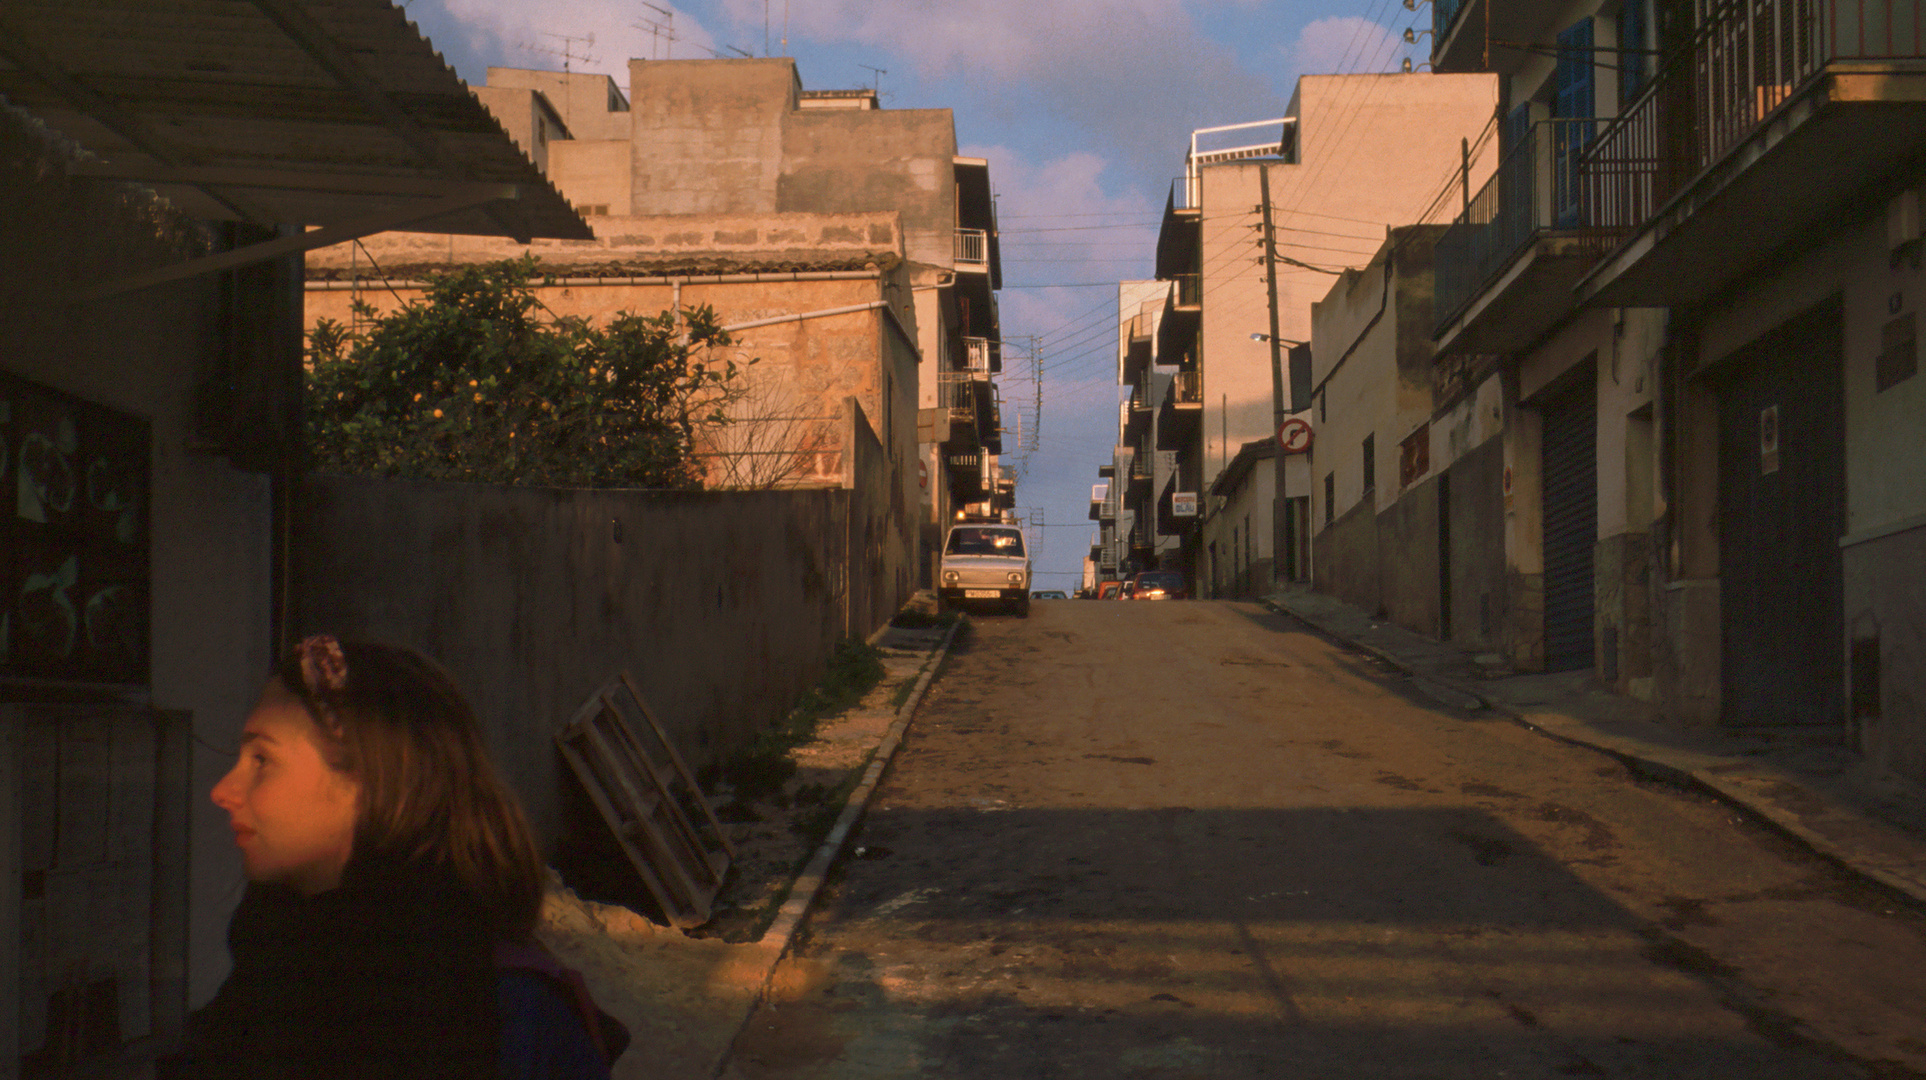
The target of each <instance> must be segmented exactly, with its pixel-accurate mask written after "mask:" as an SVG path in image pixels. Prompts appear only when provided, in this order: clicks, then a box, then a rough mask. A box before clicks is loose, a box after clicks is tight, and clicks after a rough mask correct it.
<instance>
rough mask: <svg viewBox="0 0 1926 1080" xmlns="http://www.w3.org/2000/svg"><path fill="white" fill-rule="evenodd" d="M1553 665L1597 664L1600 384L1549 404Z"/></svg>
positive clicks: (1548, 591) (1548, 602) (1548, 630)
mask: <svg viewBox="0 0 1926 1080" xmlns="http://www.w3.org/2000/svg"><path fill="white" fill-rule="evenodd" d="M1543 421H1544V423H1543V429H1542V430H1543V437H1542V447H1543V452H1544V491H1545V670H1546V671H1572V670H1575V669H1578V668H1588V667H1591V666H1592V613H1593V603H1594V600H1593V593H1592V549H1593V547H1594V546H1595V545H1596V543H1597V541H1598V388H1597V387H1596V386H1594V385H1593V384H1592V382H1591V380H1589V379H1587V380H1584V381H1583V383H1582V385H1581V386H1580V387H1579V388H1577V389H1575V390H1573V391H1572V392H1570V393H1568V394H1566V395H1564V396H1562V397H1560V398H1559V399H1558V400H1556V401H1555V402H1552V403H1550V404H1548V405H1546V406H1545V408H1544V414H1543Z"/></svg>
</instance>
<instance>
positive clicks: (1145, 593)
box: [1127, 570, 1190, 600]
mask: <svg viewBox="0 0 1926 1080" xmlns="http://www.w3.org/2000/svg"><path fill="white" fill-rule="evenodd" d="M1127 595H1128V596H1129V597H1130V599H1132V600H1188V599H1190V589H1189V588H1188V587H1186V586H1185V585H1184V575H1182V574H1180V573H1177V572H1176V571H1175V570H1146V571H1144V572H1143V573H1141V574H1138V575H1137V576H1136V577H1134V578H1131V579H1130V588H1129V589H1128V590H1127Z"/></svg>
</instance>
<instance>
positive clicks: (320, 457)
mask: <svg viewBox="0 0 1926 1080" xmlns="http://www.w3.org/2000/svg"><path fill="white" fill-rule="evenodd" d="M540 277H541V273H540V269H539V267H538V266H537V264H536V262H535V260H534V259H533V258H531V257H527V256H524V257H523V258H521V259H518V260H507V261H502V262H496V263H488V264H484V265H478V266H470V267H461V268H458V269H454V270H449V271H446V272H441V273H435V274H431V275H429V277H428V282H427V289H426V295H425V297H424V299H422V300H420V301H416V302H413V303H409V304H407V305H405V306H403V307H401V308H400V309H398V310H395V311H392V312H389V313H388V314H385V315H382V314H378V313H377V312H376V311H375V310H374V309H373V308H372V307H371V306H369V305H367V304H366V303H365V302H361V301H357V306H356V309H355V310H356V315H357V316H359V317H360V318H361V319H363V320H367V322H368V323H369V325H366V326H364V327H363V328H362V329H361V330H360V331H359V332H356V333H350V332H349V331H348V330H347V329H346V328H345V327H343V326H342V325H341V324H340V323H337V322H334V321H333V320H329V319H323V320H320V321H319V322H317V323H316V324H315V327H314V329H313V330H311V331H310V332H309V334H308V373H307V374H308V396H307V435H308V446H309V450H310V453H311V455H312V463H313V465H314V467H315V468H316V469H317V470H318V471H322V472H337V473H351V474H359V475H375V476H397V477H407V478H410V479H420V480H471V481H481V482H487V483H499V484H530V485H541V486H552V487H666V488H693V487H699V486H701V481H702V471H701V469H700V467H699V466H698V465H697V464H696V463H695V461H694V459H693V457H692V454H693V449H694V443H695V438H696V435H697V433H698V432H699V431H701V430H702V429H703V428H706V427H709V426H712V425H717V424H721V423H724V422H726V421H725V417H724V410H725V409H726V407H727V406H728V405H729V403H730V402H731V401H733V400H734V399H735V398H736V397H737V396H738V395H739V394H740V389H739V386H738V383H737V375H738V368H737V365H736V364H735V363H734V362H732V361H724V362H719V363H713V364H709V363H701V362H698V361H696V360H695V359H693V350H695V349H697V348H701V347H704V346H709V345H723V344H727V343H728V338H727V335H725V334H724V333H723V332H722V330H721V329H720V328H719V327H718V325H717V323H716V318H715V313H714V312H713V311H712V310H710V309H709V308H707V307H702V308H697V309H694V310H689V311H685V312H683V323H682V325H681V326H680V327H678V326H677V325H676V322H675V319H674V317H673V316H672V315H670V314H669V313H667V312H664V313H662V314H659V315H633V314H630V313H628V312H621V313H618V314H617V315H616V316H615V317H614V318H613V319H611V320H609V321H608V323H607V324H606V325H603V326H596V325H594V324H592V323H590V322H589V321H588V320H586V319H582V318H574V317H558V316H556V315H554V314H553V313H552V312H549V311H548V309H547V308H546V307H545V306H544V305H543V304H542V303H541V301H540V300H539V299H538V298H537V297H536V295H535V290H534V286H535V284H536V283H537V282H538V281H539V280H540Z"/></svg>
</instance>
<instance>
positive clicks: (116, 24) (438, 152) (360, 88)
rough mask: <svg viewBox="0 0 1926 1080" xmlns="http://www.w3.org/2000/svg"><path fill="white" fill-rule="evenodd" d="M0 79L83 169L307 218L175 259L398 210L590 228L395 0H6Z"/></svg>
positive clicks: (261, 217) (228, 256)
mask: <svg viewBox="0 0 1926 1080" xmlns="http://www.w3.org/2000/svg"><path fill="white" fill-rule="evenodd" d="M0 95H4V97H5V99H6V100H7V101H8V102H9V103H11V104H13V105H15V106H18V107H20V108H23V109H26V110H27V111H28V112H31V113H33V114H34V115H35V116H37V117H39V118H40V119H41V120H42V121H43V122H45V123H46V124H47V125H48V126H49V127H51V128H53V129H54V130H55V131H58V132H59V133H61V134H62V135H64V136H66V137H67V138H69V139H71V140H72V141H73V142H74V143H76V144H77V145H79V146H80V147H81V148H82V149H84V150H86V151H87V152H88V153H89V154H91V155H92V160H85V161H82V162H79V163H76V165H75V166H74V170H73V171H74V172H76V173H81V174H85V175H93V176H99V177H102V178H104V179H112V180H128V181H133V182H136V183H140V184H143V185H146V186H148V187H150V188H152V189H153V190H155V191H156V192H158V193H159V194H161V195H163V196H164V197H166V198H167V199H168V201H170V202H171V203H173V204H174V205H175V206H176V207H178V208H179V209H180V210H182V211H183V212H185V213H187V214H190V215H192V216H195V217H200V218H205V219H209V220H217V221H244V222H251V223H253V224H257V225H273V226H298V227H304V228H306V229H308V230H310V231H306V232H302V233H297V234H295V235H289V236H283V237H282V238H281V239H278V240H274V241H269V242H267V243H264V244H256V245H253V246H251V247H250V248H246V249H242V250H241V251H236V252H228V253H224V254H223V255H220V256H212V257H210V259H218V260H222V262H223V264H224V265H221V266H216V265H210V264H209V263H210V260H197V261H196V262H195V263H191V264H186V266H185V267H179V268H169V269H170V270H185V273H176V274H174V275H173V276H177V277H178V276H186V275H187V274H188V273H194V272H204V271H206V270H213V269H222V268H225V266H231V265H238V264H240V263H242V262H246V261H251V260H253V259H258V258H270V257H274V256H276V255H280V254H286V253H288V252H291V251H298V250H305V249H308V248H313V247H319V246H322V245H324V244H332V243H340V242H342V241H344V240H348V239H352V238H354V237H356V236H365V235H368V234H370V233H374V232H382V231H386V230H389V229H398V228H403V227H405V228H407V229H409V230H410V231H414V232H438V233H461V234H469V235H481V236H507V237H513V238H515V239H517V240H519V241H522V242H524V243H525V242H527V241H529V240H530V239H532V238H534V237H538V236H539V237H546V238H552V239H566V240H587V239H591V238H592V237H593V235H594V234H593V233H592V232H591V231H590V229H589V226H588V223H587V222H585V221H584V220H583V219H582V217H581V215H580V214H578V213H577V212H576V211H575V210H574V209H573V208H571V207H570V206H569V204H568V201H567V200H566V199H564V198H563V197H562V195H561V193H560V192H559V191H557V190H556V189H555V188H554V186H553V185H551V184H550V183H549V182H548V180H547V179H546V178H545V177H544V176H543V175H542V174H541V172H540V170H538V169H537V168H536V167H535V165H534V163H533V162H531V161H530V160H529V159H528V156H527V155H526V154H524V153H523V152H522V150H521V149H520V148H519V147H517V146H516V145H515V143H514V142H513V141H512V140H511V139H510V138H509V137H508V135H507V133H506V132H504V131H503V130H502V128H501V126H500V125H499V124H498V123H496V121H495V119H494V117H493V116H492V115H491V114H490V113H489V112H488V110H487V109H486V108H484V107H483V106H482V104H481V102H480V101H479V100H478V99H477V98H476V97H475V95H474V94H473V93H471V92H470V91H469V89H468V87H467V86H466V85H465V84H464V83H462V81H461V80H460V78H458V77H457V76H456V74H455V72H454V70H453V69H451V68H450V67H449V66H448V65H447V63H446V62H444V61H443V60H442V58H441V57H440V56H439V55H438V54H436V53H435V51H434V50H433V48H431V47H430V45H429V43H428V42H427V40H426V39H424V38H423V37H422V36H421V34H420V33H419V32H418V31H417V30H416V29H415V28H414V26H413V25H412V24H410V23H409V22H408V21H407V19H406V17H405V16H404V14H403V13H402V11H401V10H400V9H398V8H396V7H395V6H394V5H393V4H391V3H389V2H388V0H166V2H164V3H158V2H155V0H7V3H6V4H4V5H3V6H0ZM186 267H194V268H195V269H193V270H186ZM150 283H152V282H147V281H143V282H142V284H150Z"/></svg>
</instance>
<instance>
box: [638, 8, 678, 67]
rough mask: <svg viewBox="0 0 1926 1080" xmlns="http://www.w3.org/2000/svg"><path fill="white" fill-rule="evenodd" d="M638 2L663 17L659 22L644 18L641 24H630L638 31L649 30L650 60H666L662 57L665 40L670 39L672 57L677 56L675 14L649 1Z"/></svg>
mask: <svg viewBox="0 0 1926 1080" xmlns="http://www.w3.org/2000/svg"><path fill="white" fill-rule="evenodd" d="M638 2H639V3H640V4H641V5H642V6H643V7H645V8H648V9H649V10H650V11H653V12H655V13H656V14H658V15H660V16H662V18H661V19H660V20H659V21H658V20H655V19H650V18H648V17H647V16H644V17H643V19H642V21H641V22H639V23H630V24H629V25H630V26H633V27H635V28H636V29H637V30H647V31H648V32H649V39H650V40H649V59H651V60H662V59H665V57H664V56H663V55H662V51H663V50H662V46H663V40H662V39H663V38H667V39H668V52H669V54H670V57H673V56H674V54H675V12H673V11H671V10H669V9H668V8H665V7H657V6H655V5H654V4H651V3H649V0H638Z"/></svg>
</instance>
